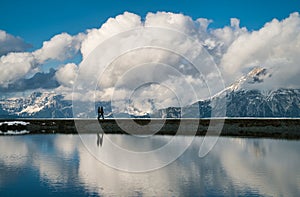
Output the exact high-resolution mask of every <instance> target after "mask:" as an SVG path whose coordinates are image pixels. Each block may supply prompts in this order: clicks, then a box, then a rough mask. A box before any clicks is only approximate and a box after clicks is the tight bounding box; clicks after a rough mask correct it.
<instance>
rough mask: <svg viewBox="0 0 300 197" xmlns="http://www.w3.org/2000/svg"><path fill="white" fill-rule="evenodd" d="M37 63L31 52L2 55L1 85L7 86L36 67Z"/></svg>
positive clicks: (0, 59) (0, 65)
mask: <svg viewBox="0 0 300 197" xmlns="http://www.w3.org/2000/svg"><path fill="white" fill-rule="evenodd" d="M36 65H37V64H36V61H35V58H34V56H33V55H32V54H31V53H9V54H8V55H5V56H2V57H0V70H1V72H0V85H1V86H4V87H6V86H7V85H8V84H9V83H12V82H14V81H15V80H16V79H19V78H21V77H23V76H24V75H26V74H27V73H29V72H30V71H32V70H33V69H35V67H36Z"/></svg>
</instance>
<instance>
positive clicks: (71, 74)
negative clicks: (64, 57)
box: [55, 63, 78, 87]
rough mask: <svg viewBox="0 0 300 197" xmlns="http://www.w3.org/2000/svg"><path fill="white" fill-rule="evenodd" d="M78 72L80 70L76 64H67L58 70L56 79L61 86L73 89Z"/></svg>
mask: <svg viewBox="0 0 300 197" xmlns="http://www.w3.org/2000/svg"><path fill="white" fill-rule="evenodd" d="M77 70H78V68H77V65H76V64H74V63H69V64H66V65H64V66H62V67H61V68H60V69H58V71H57V72H56V73H55V78H56V79H57V81H58V82H59V83H60V84H61V85H63V86H66V87H72V86H73V84H74V81H75V79H76V76H77Z"/></svg>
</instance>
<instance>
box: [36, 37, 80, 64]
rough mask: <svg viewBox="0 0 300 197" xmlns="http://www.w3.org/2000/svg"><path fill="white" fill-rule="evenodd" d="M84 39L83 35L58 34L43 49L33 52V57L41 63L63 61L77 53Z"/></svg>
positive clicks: (45, 43)
mask: <svg viewBox="0 0 300 197" xmlns="http://www.w3.org/2000/svg"><path fill="white" fill-rule="evenodd" d="M83 37H84V35H83V34H79V35H77V36H71V35H69V34H67V33H62V34H58V35H56V36H54V37H53V38H51V39H50V40H49V41H45V42H44V43H43V47H42V48H41V49H38V50H36V51H35V52H33V55H34V56H35V57H36V59H37V60H38V62H40V63H43V62H45V61H47V60H49V59H55V60H60V61H63V60H65V59H67V58H70V57H72V56H74V54H75V53H77V51H78V50H79V49H80V46H81V40H82V38H83Z"/></svg>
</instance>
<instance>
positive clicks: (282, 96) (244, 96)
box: [0, 68, 300, 118]
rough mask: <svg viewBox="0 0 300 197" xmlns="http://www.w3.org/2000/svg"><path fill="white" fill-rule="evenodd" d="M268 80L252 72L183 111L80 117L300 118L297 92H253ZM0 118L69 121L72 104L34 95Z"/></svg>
mask: <svg viewBox="0 0 300 197" xmlns="http://www.w3.org/2000/svg"><path fill="white" fill-rule="evenodd" d="M271 76H272V75H271V74H270V73H269V72H268V71H267V70H266V69H264V68H256V69H253V70H252V71H251V72H249V73H248V74H247V75H245V76H243V77H241V78H240V79H239V80H237V81H236V82H235V83H233V84H231V85H230V86H228V87H227V88H225V89H224V90H223V91H221V92H219V93H218V94H216V95H214V96H213V97H212V98H211V99H207V100H204V101H198V102H196V103H194V104H192V105H189V106H185V107H182V108H180V107H168V108H166V109H159V110H157V111H155V112H154V113H153V114H148V113H145V114H144V115H143V116H137V115H136V114H135V113H131V112H129V111H128V112H118V114H113V113H112V108H111V104H110V103H109V102H98V103H96V104H95V110H93V109H92V110H91V111H90V112H89V114H82V116H80V117H96V108H97V106H100V105H101V106H104V110H105V114H106V117H109V118H113V117H117V118H120V117H122V118H137V117H138V118H150V117H152V118H181V117H182V118H199V117H200V118H203V117H211V116H212V111H213V112H214V113H213V116H214V117H223V116H227V117H300V89H283V88H281V89H276V90H272V91H264V92H262V91H260V90H258V89H253V88H252V87H255V86H254V85H257V84H259V83H263V82H264V80H265V79H267V78H268V77H271ZM212 106H213V107H212ZM224 110H225V112H226V113H225V114H224V113H223V112H224ZM139 113H140V112H139ZM0 117H1V118H13V117H31V118H71V117H73V112H72V101H68V100H64V97H63V96H62V95H58V94H55V93H47V92H44V93H40V92H34V93H32V94H31V95H30V96H28V97H26V98H9V99H2V100H0Z"/></svg>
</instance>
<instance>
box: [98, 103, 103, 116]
mask: <svg viewBox="0 0 300 197" xmlns="http://www.w3.org/2000/svg"><path fill="white" fill-rule="evenodd" d="M101 117H102V119H104V110H103V107H102V106H101V107H98V119H100V118H101Z"/></svg>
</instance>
